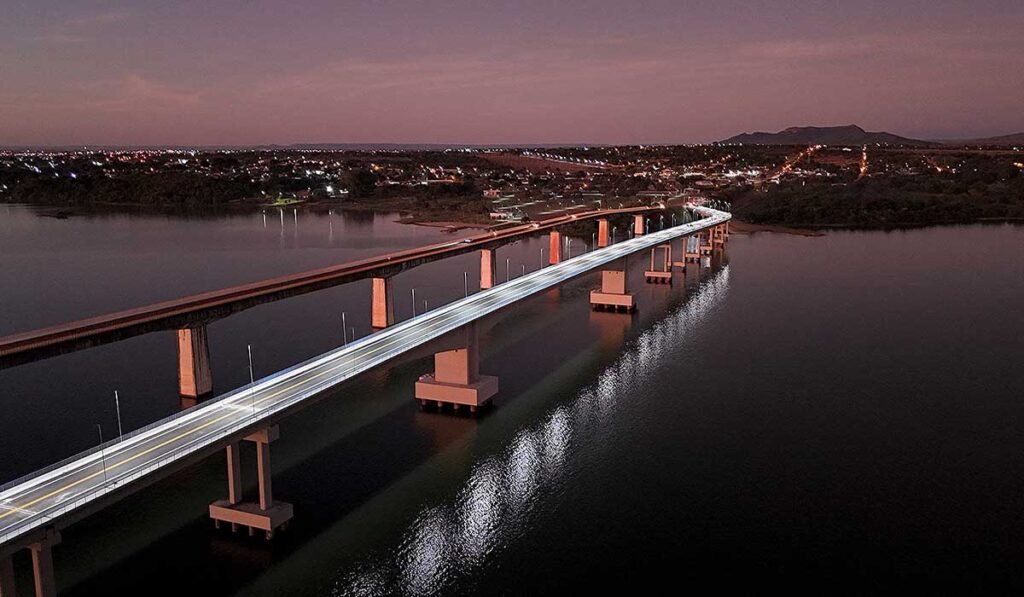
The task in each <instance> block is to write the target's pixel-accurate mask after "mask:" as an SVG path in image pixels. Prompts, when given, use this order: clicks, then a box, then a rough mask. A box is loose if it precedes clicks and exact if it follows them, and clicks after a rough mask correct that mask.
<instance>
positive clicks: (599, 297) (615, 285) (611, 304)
mask: <svg viewBox="0 0 1024 597" xmlns="http://www.w3.org/2000/svg"><path fill="white" fill-rule="evenodd" d="M628 271H629V268H628V258H626V257H623V258H622V269H621V270H604V271H602V272H601V289H600V290H591V291H590V307H591V308H592V309H599V310H603V309H608V310H611V311H627V312H633V311H636V303H635V302H634V301H633V295H632V294H630V293H629V292H627V290H626V281H627V279H628V277H629V276H628Z"/></svg>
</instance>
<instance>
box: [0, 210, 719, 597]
mask: <svg viewBox="0 0 1024 597" xmlns="http://www.w3.org/2000/svg"><path fill="white" fill-rule="evenodd" d="M691 209H693V211H694V212H695V213H696V214H697V215H699V216H701V217H700V219H698V220H696V221H693V222H690V223H687V224H682V225H679V226H674V227H671V228H667V229H664V230H660V231H658V232H653V233H646V232H647V231H646V229H645V226H644V218H643V216H639V217H638V218H637V219H636V221H635V226H636V228H635V235H634V237H633V238H632V239H630V240H626V241H623V242H620V243H615V244H612V243H610V242H609V239H608V237H607V232H608V225H607V221H604V223H601V224H599V238H598V243H597V244H598V245H599V246H601V247H603V248H599V249H596V250H592V251H591V252H588V253H585V254H582V255H579V256H577V257H574V258H572V259H567V260H564V261H563V260H562V259H561V252H560V246H561V240H560V237H559V236H558V233H557V232H556V231H552V232H551V238H552V241H551V248H552V253H551V256H550V262H551V265H550V266H549V267H547V268H544V269H541V270H538V271H536V272H533V273H530V274H527V275H524V276H521V277H519V278H516V279H514V280H511V281H507V282H505V283H503V284H497V285H495V284H494V279H493V270H492V276H491V279H490V284H489V285H488V286H487V287H486V288H484V289H482V290H481V291H480V292H477V293H475V294H471V295H469V296H467V297H465V298H463V299H460V300H457V301H455V302H453V303H450V304H448V305H445V306H443V307H438V308H436V309H433V310H431V311H427V312H425V313H422V314H420V315H418V316H416V317H413V318H412V319H408V320H406V321H403V322H401V323H398V324H394V322H393V321H391V320H387V321H385V322H384V323H385V324H386V327H385V328H384V329H382V330H381V331H379V332H377V333H375V334H372V335H369V336H366V337H364V338H361V339H359V340H357V341H354V342H350V343H348V344H347V345H346V346H343V347H340V348H337V349H335V350H332V351H330V352H327V353H325V354H322V355H320V356H317V357H315V358H313V359H310V360H308V361H306V362H303V363H300V364H298V365H295V366H293V367H289V368H287V369H285V370H283V371H279V372H277V373H274V374H272V375H270V376H267V377H265V378H263V379H260V380H258V381H256V382H255V383H252V384H249V385H247V386H244V387H241V388H238V389H236V390H233V391H230V392H228V393H226V394H223V395H221V396H219V397H217V398H214V399H211V400H209V401H207V402H204V403H201V404H199V405H198V406H195V407H193V408H190V409H188V410H185V411H182V412H180V413H178V414H176V415H173V416H171V417H167V418H165V419H162V420H160V421H157V422H155V423H153V424H151V425H148V426H146V427H143V428H141V429H138V430H136V431H134V432H132V433H130V434H126V435H125V436H124V437H123V438H120V439H118V440H115V441H111V442H107V443H105V444H103V445H101V446H97V447H96V448H94V449H92V450H88V451H85V452H82V453H80V454H78V455H75V456H73V457H71V458H69V459H66V460H65V461H63V462H59V463H56V464H54V465H51V466H49V467H47V468H45V469H43V470H40V471H36V472H34V473H31V474H29V475H27V476H25V477H23V478H21V479H17V480H15V481H12V482H10V483H7V484H6V485H4V486H2V487H0V597H13V595H14V583H13V578H14V574H13V568H12V561H11V555H12V554H13V553H15V552H17V551H19V550H21V549H28V550H29V551H30V552H31V555H32V565H33V574H34V581H35V591H36V594H37V595H41V596H48V595H53V594H55V590H56V584H55V580H54V570H53V561H52V548H53V546H54V545H56V544H57V543H59V541H60V531H61V530H62V529H63V528H66V527H67V526H69V525H71V524H73V523H74V522H76V521H78V520H81V519H82V518H84V517H86V516H89V515H90V514H92V513H94V512H96V511H98V510H100V509H103V508H104V507H106V506H108V505H109V504H111V503H113V502H116V501H118V500H120V499H122V498H123V497H125V496H126V495H128V494H130V493H133V492H135V491H138V490H139V489H140V488H142V487H145V486H146V485H149V484H151V483H153V482H156V481H158V480H159V479H161V478H163V477H165V476H167V475H168V474H171V473H173V472H175V471H177V470H180V469H181V468H184V467H187V466H189V465H191V464H192V463H195V462H196V461H198V460H200V459H202V458H205V457H207V456H209V455H212V454H213V453H215V452H219V451H221V450H225V453H226V461H227V479H228V483H227V492H226V493H227V495H226V496H225V497H224V499H220V500H217V501H214V502H213V503H211V504H210V507H209V515H210V517H211V519H213V520H214V522H215V524H217V525H220V524H225V525H230V526H231V528H232V529H237V528H247V529H248V531H249V533H250V534H254V533H256V532H261V533H265V534H266V535H267V537H268V538H269V537H271V536H272V535H273V533H274V532H275V531H277V530H278V529H281V528H283V527H285V526H287V523H288V521H289V520H290V519H291V518H292V514H293V513H292V506H291V505H290V504H288V503H286V502H282V501H279V500H275V499H274V496H273V491H272V483H271V464H270V444H271V443H272V442H273V441H274V440H275V439H277V437H278V435H279V431H278V426H277V425H278V423H279V422H280V421H281V420H282V419H284V418H285V417H287V416H288V415H289V414H291V413H293V412H295V411H296V410H298V409H301V408H303V407H305V406H308V405H309V404H310V403H312V402H313V401H315V399H316V397H317V396H318V395H320V394H322V393H323V392H324V391H325V390H327V389H329V388H331V387H333V386H336V385H337V384H340V383H342V382H344V381H346V380H348V379H351V378H352V377H354V376H356V375H358V374H360V373H363V372H365V371H367V370H369V369H372V368H374V367H377V366H379V365H381V364H383V363H386V362H388V361H389V360H391V359H394V358H396V357H398V356H400V355H403V354H405V353H407V352H408V351H411V350H413V349H416V348H418V347H421V346H423V345H425V344H427V343H428V342H431V341H434V340H437V339H439V338H442V337H445V338H446V339H447V341H448V343H449V344H450V345H451V348H450V349H448V350H443V351H441V352H438V353H436V355H435V368H434V371H433V372H432V373H428V374H425V375H423V376H421V377H420V379H419V381H417V382H416V384H415V386H416V387H415V396H416V399H417V400H418V401H419V402H420V404H421V406H423V407H424V408H436V409H439V410H446V411H447V410H456V411H457V410H468V411H470V412H476V411H477V409H480V408H483V407H485V406H487V405H488V403H489V402H490V400H491V398H492V397H493V396H494V395H495V394H496V393H497V391H498V380H497V379H496V378H494V377H490V376H486V375H481V374H480V372H479V366H478V363H479V360H478V348H479V347H478V344H477V336H476V322H477V321H478V320H480V319H481V318H482V317H484V316H486V315H488V314H490V313H494V312H496V311H498V310H500V309H502V308H504V307H507V306H509V305H511V304H513V303H515V302H517V301H520V300H522V299H525V298H527V297H529V296H531V295H534V294H536V293H539V292H542V291H544V290H547V289H549V288H552V287H554V286H557V285H558V284H561V283H563V282H565V281H567V280H569V279H571V278H574V277H576V276H579V275H582V274H585V273H587V272H590V271H592V270H595V269H598V268H601V269H602V284H601V288H599V289H596V290H594V291H593V292H592V293H591V296H590V301H591V304H592V305H593V307H594V308H595V309H610V310H619V311H628V310H632V309H633V308H634V303H633V298H632V295H631V293H630V292H629V288H628V287H627V282H626V280H627V276H626V272H625V267H626V262H627V259H626V258H627V257H629V256H630V255H631V254H634V253H637V252H640V251H648V250H649V251H650V252H651V270H648V271H645V277H646V278H647V279H648V281H656V280H657V281H661V280H664V279H666V278H669V279H670V278H671V274H672V271H673V268H676V267H680V266H682V267H684V268H685V267H686V265H687V263H695V262H698V261H699V260H700V258H701V256H710V254H711V253H712V252H713V251H715V250H716V248H717V249H720V248H721V246H722V245H723V244H724V243H725V241H726V238H727V233H728V222H729V220H730V218H731V216H730V215H729V214H728V213H725V212H721V211H716V210H712V209H708V208H704V207H693V206H691ZM603 213H604V214H607V212H603ZM578 217H580V216H577V218H578ZM561 220H562V219H561V218H560V219H559V221H561ZM549 222H550V221H549ZM561 223H564V222H561ZM554 225H556V224H549V226H554ZM530 227H531V228H533V229H534V230H536V229H538V228H540V225H537V224H534V225H530ZM497 238H498V237H497V236H492V237H491V239H488V238H476V239H472V240H470V242H468V243H463V242H462V241H457V243H455V244H465V245H467V246H466V247H451V246H450V244H445V245H435V246H433V247H427V248H425V250H413V251H407V252H405V253H406V254H408V262H410V263H411V262H414V261H416V260H417V259H422V258H429V257H430V256H431V255H433V254H434V253H435V252H441V253H444V252H445V251H446V250H447V249H449V248H454V249H455V250H461V249H466V250H478V251H481V255H482V257H481V265H482V266H486V265H487V257H486V255H487V252H488V251H492V250H493V249H491V248H490V247H491V244H490V243H491V242H492V240H494V239H497ZM676 239H683V242H682V247H681V250H680V251H679V252H678V253H677V254H678V255H681V256H682V260H681V261H678V262H673V261H672V260H671V255H672V243H673V242H674V241H675V240H676ZM494 242H496V241H494ZM470 246H471V247H473V248H469V247H470ZM460 252H464V251H460ZM659 255H660V256H661V260H660V264H659V262H658V259H657V257H658V256H659ZM388 259H391V257H388V258H386V259H385V260H388ZM403 259H405V258H403ZM367 262H374V260H366V261H364V262H359V264H360V265H354V264H349V265H347V266H339V267H338V268H328V270H329V271H330V273H326V274H324V275H325V276H328V277H329V276H332V275H333V276H337V277H338V278H342V277H344V276H348V275H351V272H353V271H355V270H360V269H361V270H363V271H364V272H371V274H369V275H372V274H373V273H377V272H380V271H382V268H385V267H388V265H389V264H387V263H380V262H379V260H377V261H376V262H374V263H373V264H372V265H368V264H367ZM490 262H491V267H493V255H491V259H490ZM396 267H402V266H396ZM321 271H325V270H321ZM653 274H658V275H653ZM485 275H486V270H484V271H483V272H482V274H481V279H482V281H483V279H484V278H485ZM307 281H308V280H307ZM296 283H301V282H296ZM308 283H309V284H316V283H319V282H311V281H309V282H308ZM481 286H483V284H481ZM375 288H376V285H375ZM250 290H251V292H252V294H253V296H257V293H259V292H266V293H272V292H274V291H275V290H273V289H270V288H269V286H268V287H260V288H259V289H250ZM210 294H211V295H212V296H216V297H220V298H210V299H209V302H210V303H213V302H216V301H218V300H224V301H228V302H230V301H233V300H249V299H248V298H246V299H240V298H238V297H237V296H231V293H228V295H227V296H224V295H220V294H218V293H210ZM380 298H381V299H382V301H383V302H384V303H385V305H386V292H385V293H384V294H383V296H382V297H380ZM376 301H377V297H375V303H376ZM187 302H188V299H185V303H183V304H181V305H179V306H178V307H175V308H176V309H178V310H180V311H182V312H185V313H187V312H188V310H189V309H190V308H192V309H193V310H198V309H201V308H202V309H208V308H212V307H211V306H210V305H209V304H201V305H202V306H196V305H190V304H186V303H187ZM153 311H154V312H151V313H150V314H148V315H141V314H140V315H139V316H138V317H139V319H143V318H145V317H150V318H152V319H153V320H160V318H164V320H171V319H170V318H172V317H178V316H179V315H171V314H168V313H167V312H158V311H159V310H155V309H154V310H153ZM109 325H110V326H111V327H114V326H117V325H122V324H121V322H119V321H111V322H110V323H109ZM124 325H128V326H130V325H133V324H132V322H130V321H129V322H128V323H125V324H124ZM84 333H86V334H88V333H91V331H90V330H88V329H87V330H85V332H84ZM69 334H70V332H69ZM180 338H181V333H180V332H179V339H180ZM186 352H187V350H186ZM207 360H208V359H207ZM189 366H190V367H194V366H196V365H195V364H194V363H193V364H192V365H189ZM241 441H250V442H253V443H255V444H256V446H257V451H256V454H257V478H258V489H259V492H258V493H259V499H258V502H255V503H248V502H244V501H242V495H241V494H242V491H241V489H242V487H241V474H240V470H241V468H240V467H241V464H242V463H241V462H240V457H239V442H241Z"/></svg>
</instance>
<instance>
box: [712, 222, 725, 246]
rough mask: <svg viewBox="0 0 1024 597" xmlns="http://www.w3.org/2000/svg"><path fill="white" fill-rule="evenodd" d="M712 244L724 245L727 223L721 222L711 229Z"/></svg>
mask: <svg viewBox="0 0 1024 597" xmlns="http://www.w3.org/2000/svg"><path fill="white" fill-rule="evenodd" d="M711 236H712V244H715V245H724V244H725V239H726V224H719V225H718V226H715V227H714V228H712V229H711Z"/></svg>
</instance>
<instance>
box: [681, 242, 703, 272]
mask: <svg viewBox="0 0 1024 597" xmlns="http://www.w3.org/2000/svg"><path fill="white" fill-rule="evenodd" d="M687 263H700V241H699V239H698V238H697V237H696V236H692V235H691V236H684V237H683V269H686V264H687Z"/></svg>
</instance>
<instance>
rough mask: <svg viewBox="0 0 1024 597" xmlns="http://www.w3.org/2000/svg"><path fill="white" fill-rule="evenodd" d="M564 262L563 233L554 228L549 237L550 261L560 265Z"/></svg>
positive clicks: (552, 263)
mask: <svg viewBox="0 0 1024 597" xmlns="http://www.w3.org/2000/svg"><path fill="white" fill-rule="evenodd" d="M561 262H562V235H561V233H559V232H558V231H557V230H552V231H551V235H550V236H549V237H548V263H549V264H551V265H558V264H559V263H561Z"/></svg>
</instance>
